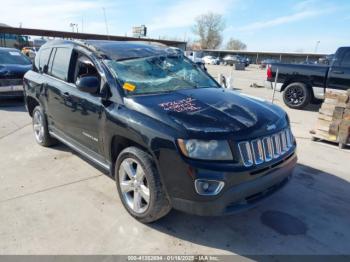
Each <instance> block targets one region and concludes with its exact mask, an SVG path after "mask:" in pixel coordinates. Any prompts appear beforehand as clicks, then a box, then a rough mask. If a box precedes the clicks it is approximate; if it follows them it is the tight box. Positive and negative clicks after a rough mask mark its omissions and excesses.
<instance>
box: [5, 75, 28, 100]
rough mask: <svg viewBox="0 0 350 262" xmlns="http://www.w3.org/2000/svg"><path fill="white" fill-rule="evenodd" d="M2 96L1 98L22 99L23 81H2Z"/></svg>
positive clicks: (19, 79)
mask: <svg viewBox="0 0 350 262" xmlns="http://www.w3.org/2000/svg"><path fill="white" fill-rule="evenodd" d="M0 96H1V97H21V96H23V80H22V79H21V78H18V79H17V78H16V79H0Z"/></svg>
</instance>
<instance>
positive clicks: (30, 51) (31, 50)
mask: <svg viewBox="0 0 350 262" xmlns="http://www.w3.org/2000/svg"><path fill="white" fill-rule="evenodd" d="M38 50H39V48H36V47H28V46H26V47H23V48H22V51H21V52H22V54H24V55H25V56H27V57H29V59H30V60H32V61H33V60H34V58H35V55H36V53H37V52H38Z"/></svg>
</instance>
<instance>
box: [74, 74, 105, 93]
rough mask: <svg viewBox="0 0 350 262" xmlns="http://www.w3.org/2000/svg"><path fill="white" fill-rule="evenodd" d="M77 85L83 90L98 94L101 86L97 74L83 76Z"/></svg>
mask: <svg viewBox="0 0 350 262" xmlns="http://www.w3.org/2000/svg"><path fill="white" fill-rule="evenodd" d="M75 85H76V86H77V88H78V89H79V90H80V91H82V92H86V93H90V94H96V93H97V92H98V90H99V88H100V80H99V79H98V78H97V77H96V76H82V77H80V78H78V79H77V81H76V82H75Z"/></svg>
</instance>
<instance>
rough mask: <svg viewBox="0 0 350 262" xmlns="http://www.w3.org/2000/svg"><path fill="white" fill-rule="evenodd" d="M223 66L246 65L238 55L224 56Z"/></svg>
mask: <svg viewBox="0 0 350 262" xmlns="http://www.w3.org/2000/svg"><path fill="white" fill-rule="evenodd" d="M222 60H223V64H224V65H231V66H233V65H235V64H241V63H242V64H246V62H245V61H244V59H243V58H242V57H241V56H239V55H226V56H225V57H224V58H223V59H222Z"/></svg>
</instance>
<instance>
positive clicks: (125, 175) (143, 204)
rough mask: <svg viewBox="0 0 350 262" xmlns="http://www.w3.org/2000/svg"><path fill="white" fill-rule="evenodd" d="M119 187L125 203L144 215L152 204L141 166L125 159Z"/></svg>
mask: <svg viewBox="0 0 350 262" xmlns="http://www.w3.org/2000/svg"><path fill="white" fill-rule="evenodd" d="M119 186H120V190H121V193H122V196H123V199H124V202H125V203H126V204H127V205H128V207H129V208H130V209H131V210H132V211H134V212H135V213H138V214H142V213H144V212H145V211H146V210H147V208H148V206H149V203H150V190H149V187H148V182H147V178H146V175H145V172H144V170H143V168H142V166H141V164H140V163H139V162H138V161H137V160H135V159H133V158H126V159H124V160H123V161H122V162H121V164H120V167H119Z"/></svg>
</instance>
